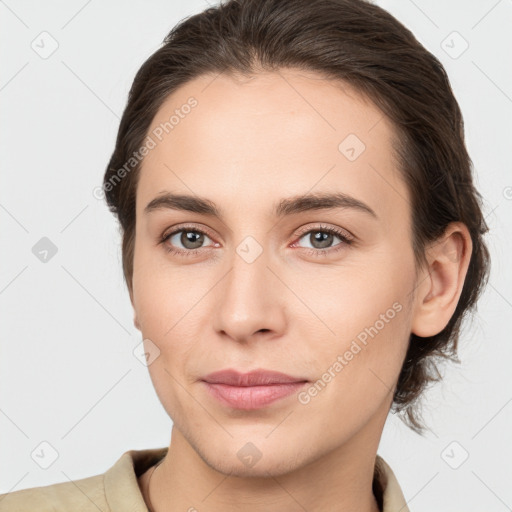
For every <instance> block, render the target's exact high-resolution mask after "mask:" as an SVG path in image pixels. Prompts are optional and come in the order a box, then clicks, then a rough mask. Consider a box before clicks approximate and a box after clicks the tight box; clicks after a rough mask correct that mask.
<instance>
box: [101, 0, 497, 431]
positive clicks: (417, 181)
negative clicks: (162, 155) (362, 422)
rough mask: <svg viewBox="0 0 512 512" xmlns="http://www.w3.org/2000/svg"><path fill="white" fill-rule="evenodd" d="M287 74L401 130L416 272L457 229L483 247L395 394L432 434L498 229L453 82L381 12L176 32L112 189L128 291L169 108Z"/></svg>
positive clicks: (120, 137) (343, 1)
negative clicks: (181, 94)
mask: <svg viewBox="0 0 512 512" xmlns="http://www.w3.org/2000/svg"><path fill="white" fill-rule="evenodd" d="M280 68H296V69H300V70H306V71H312V72H316V73H318V74H320V75H321V76H323V77H325V78H326V79H330V80H333V81H335V82H338V83H339V84H347V85H349V86H352V87H353V88H354V89H355V90H356V91H357V92H359V93H360V94H361V95H362V96H364V97H365V98H368V99H369V100H370V101H372V102H373V104H374V105H376V106H377V107H378V108H379V109H380V110H381V111H382V112H383V114H384V115H385V116H386V117H387V118H388V119H389V120H390V121H391V123H392V126H393V127H394V131H395V133H394V135H395V138H394V141H393V150H394V152H395V153H394V154H395V156H396V161H397V162H398V167H399V171H400V176H401V177H402V179H403V180H404V182H405V183H406V185H407V189H408V191H409V194H410V205H411V216H412V219H411V220H412V233H411V238H412V247H413V252H414V258H415V263H416V269H418V268H419V267H422V266H423V265H425V264H426V261H427V260H426V247H427V244H429V243H430V242H435V241H436V240H437V239H438V237H440V236H441V235H442V234H443V233H444V232H445V229H446V228H447V226H448V224H449V223H451V222H453V221H461V222H463V223H464V224H465V225H466V226H467V228H468V230H469V233H470V235H471V240H472V254H471V259H470V263H469V267H468V271H467V274H466V278H465V281H464V285H463V289H462V293H461V295H460V298H459V301H458V304H457V307H456V309H455V311H454V314H453V315H452V317H451V319H450V321H449V322H448V324H447V325H446V327H445V328H444V329H443V330H442V331H441V332H439V333H438V334H436V335H435V336H430V337H418V336H416V335H414V334H412V333H411V335H410V340H409V345H408V350H407V354H406V356H405V359H404V362H403V366H402V369H401V372H400V375H399V378H398V381H397V385H396V388H395V390H394V394H393V401H392V412H393V413H395V412H399V413H400V414H399V416H400V418H401V419H402V421H404V423H405V424H406V425H407V426H408V427H410V428H411V429H412V430H414V431H415V432H417V433H419V434H423V431H424V430H425V427H424V426H423V425H422V423H421V421H420V409H419V408H420V406H421V403H420V401H419V397H420V395H422V393H423V391H424V390H425V389H426V388H427V387H428V385H429V383H430V382H436V381H439V380H441V375H440V373H439V370H438V367H437V362H440V361H441V360H445V359H450V360H452V361H454V362H457V363H459V362H460V361H459V359H458V357H457V343H458V340H459V334H460V328H461V322H462V319H463V318H464V317H465V316H466V315H467V313H468V312H469V311H471V310H472V309H476V302H477V299H478V298H479V296H480V294H481V292H482V290H483V288H484V286H485V284H486V283H487V280H488V277H489V272H490V256H489V252H488V249H487V247H486V245H485V242H484V239H483V235H484V234H485V233H486V232H487V231H488V229H489V228H488V226H487V224H486V222H485V218H484V216H483V214H482V210H481V206H482V198H481V195H480V194H479V192H478V191H477V190H476V188H475V186H474V184H473V177H472V167H473V164H472V162H471V159H470V157H469V155H468V152H467V149H466V146H465V141H464V124H463V119H462V114H461V111H460V108H459V105H458V103H457V101H456V99H455V97H454V94H453V91H452V89H451V86H450V82H449V80H448V77H447V74H446V72H445V70H444V68H443V66H442V64H441V63H440V62H439V60H438V59H437V58H436V57H435V56H434V55H432V54H431V53H430V52H429V51H427V50H426V49H425V48H424V47H423V46H422V45H421V44H420V43H419V42H418V41H417V40H416V38H415V37H414V35H413V34H412V32H411V31H409V30H408V29H407V28H406V27H405V26H404V25H402V24H401V23H400V22H399V21H398V20H397V19H395V18H394V17H393V16H392V15H391V14H389V13H388V12H386V11H385V10H384V9H382V8H381V7H378V6H376V5H373V4H371V3H369V2H368V1H366V0H228V1H227V2H225V3H220V4H218V5H217V6H215V7H210V8H207V9H205V10H204V11H203V12H200V13H198V14H195V15H192V16H189V17H187V18H185V19H183V20H181V21H180V22H179V23H178V24H177V25H176V26H175V27H174V28H173V29H172V30H171V31H170V32H169V34H168V35H167V37H166V38H165V39H164V41H163V44H162V46H161V47H160V48H159V49H158V50H157V51H156V52H155V53H154V54H153V55H151V56H150V57H149V58H148V59H147V60H146V61H145V62H144V63H143V65H142V67H141V68H140V69H139V71H138V72H137V74H136V76H135V79H134V81H133V84H132V86H131V89H130V92H129V96H128V102H127V105H126V107H125V110H124V112H123V116H122V119H121V122H120V126H119V131H118V134H117V140H116V144H115V148H114V151H113V153H112V157H111V159H110V161H109V163H108V166H107V169H106V172H105V175H104V180H103V191H104V192H105V196H106V201H107V204H108V206H109V208H110V211H111V212H112V213H114V214H115V215H116V216H117V219H118V221H119V224H120V230H121V232H122V238H123V240H122V261H123V273H124V278H125V281H126V284H127V286H128V289H129V291H130V294H131V293H132V276H133V255H134V245H135V218H136V215H135V204H136V202H135V199H136V191H137V182H138V177H139V174H140V162H136V163H135V164H133V158H132V156H133V155H135V154H137V151H138V150H139V149H140V148H141V146H142V145H143V141H144V139H145V138H146V137H147V135H148V130H149V128H150V126H151V123H152V121H153V119H154V116H155V114H156V113H157V111H158V110H159V108H160V107H161V105H162V103H163V102H164V101H165V100H166V98H167V97H168V96H169V95H170V94H171V93H173V92H174V91H176V90H177V89H178V88H179V87H180V86H182V85H184V84H185V83H187V82H188V81H190V80H192V79H194V78H196V77H199V76H201V75H204V74H210V73H212V74H219V73H226V74H230V75H232V76H235V75H237V74H238V75H241V76H251V75H254V74H257V73H258V72H260V71H278V70H279V69H280ZM128 161H130V162H132V164H131V165H132V166H133V169H129V171H130V172H126V163H127V162H128ZM123 169H124V171H125V172H121V171H122V170H123ZM120 178H122V179H120Z"/></svg>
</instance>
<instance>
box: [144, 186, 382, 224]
mask: <svg viewBox="0 0 512 512" xmlns="http://www.w3.org/2000/svg"><path fill="white" fill-rule="evenodd" d="M338 208H340V209H352V210H356V211H359V212H363V213H367V214H369V215H371V216H372V217H374V218H375V219H377V218H378V217H377V214H376V213H375V212H374V211H373V210H372V209H371V208H370V207H369V206H368V205H367V204H365V203H363V202H362V201H360V200H359V199H356V198H355V197H352V196H349V195H347V194H344V193H342V192H336V193H327V192H324V193H319V192H317V193H309V194H303V195H297V196H293V197H289V198H285V199H281V200H280V201H278V202H277V203H276V204H275V205H274V208H273V214H274V216H275V217H285V216H289V215H294V214H298V213H302V212H306V211H314V210H335V209H338ZM162 209H171V210H180V211H186V212H192V213H199V214H202V215H207V216H210V217H217V218H219V219H222V218H223V215H222V212H221V211H220V209H219V208H218V207H217V205H216V204H215V203H214V202H212V201H210V200H209V199H206V198H203V197H199V196H190V195H184V194H171V193H170V192H166V191H163V192H162V193H161V194H160V195H159V196H157V197H155V198H154V199H152V200H151V201H150V202H149V203H148V204H147V205H146V207H145V208H144V213H145V214H148V213H150V212H153V211H155V210H162Z"/></svg>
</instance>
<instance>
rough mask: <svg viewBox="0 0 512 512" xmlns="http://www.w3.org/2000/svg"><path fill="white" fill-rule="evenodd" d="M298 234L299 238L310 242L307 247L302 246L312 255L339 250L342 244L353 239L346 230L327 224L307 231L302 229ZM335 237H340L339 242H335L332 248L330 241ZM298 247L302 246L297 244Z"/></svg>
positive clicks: (349, 242) (346, 243) (348, 243)
mask: <svg viewBox="0 0 512 512" xmlns="http://www.w3.org/2000/svg"><path fill="white" fill-rule="evenodd" d="M299 236H300V239H299V240H302V239H303V238H304V239H305V240H307V241H308V242H309V243H310V244H311V246H310V247H309V248H308V247H304V248H305V249H308V250H307V251H306V252H307V253H308V254H312V255H314V256H320V255H323V256H324V255H326V254H330V253H332V252H336V251H339V250H341V249H343V247H344V246H346V245H350V244H351V243H352V241H353V240H352V237H351V235H350V234H349V233H348V232H346V231H341V230H340V229H337V228H333V227H327V226H319V227H317V228H314V229H309V230H308V231H303V232H302V233H300V234H299ZM336 238H338V239H340V240H341V243H338V244H336V245H335V246H334V248H332V243H333V241H334V239H336ZM296 243H298V242H296ZM299 247H303V246H301V245H299Z"/></svg>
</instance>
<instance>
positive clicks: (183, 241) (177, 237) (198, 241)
mask: <svg viewBox="0 0 512 512" xmlns="http://www.w3.org/2000/svg"><path fill="white" fill-rule="evenodd" d="M205 240H210V241H212V240H211V238H210V237H209V236H208V234H207V233H206V232H205V231H203V230H201V229H198V228H196V227H193V228H192V227H190V228H187V227H186V226H182V227H181V228H180V229H175V230H174V231H171V232H170V233H168V234H164V235H163V236H162V238H161V240H160V243H161V244H163V245H164V247H165V249H166V250H167V251H168V252H170V253H178V254H183V255H185V256H192V255H194V254H196V253H197V252H199V251H200V250H201V249H203V248H204V247H203V244H204V243H205ZM168 242H169V243H168ZM180 245H181V247H180Z"/></svg>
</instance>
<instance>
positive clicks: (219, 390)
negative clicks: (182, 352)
mask: <svg viewBox="0 0 512 512" xmlns="http://www.w3.org/2000/svg"><path fill="white" fill-rule="evenodd" d="M201 380H202V382H203V383H204V384H205V386H206V389H207V390H208V392H209V393H210V396H212V397H213V398H215V399H217V400H218V401H219V402H220V403H221V404H222V405H224V406H228V407H232V408H235V409H241V410H254V409H260V408H262V407H265V406H267V405H270V404H271V403H273V402H276V401H277V400H281V399H284V398H286V397H289V396H290V395H292V394H294V393H297V392H298V391H299V390H300V389H301V388H303V387H304V386H305V385H306V384H307V383H308V382H309V381H308V380H307V379H305V378H303V377H293V376H291V375H287V374H285V373H281V372H275V371H269V370H261V369H259V370H253V371H251V372H249V373H241V372H238V371H237V370H233V369H227V370H221V371H219V372H214V373H211V374H209V375H207V376H206V377H204V378H203V379H201Z"/></svg>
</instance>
